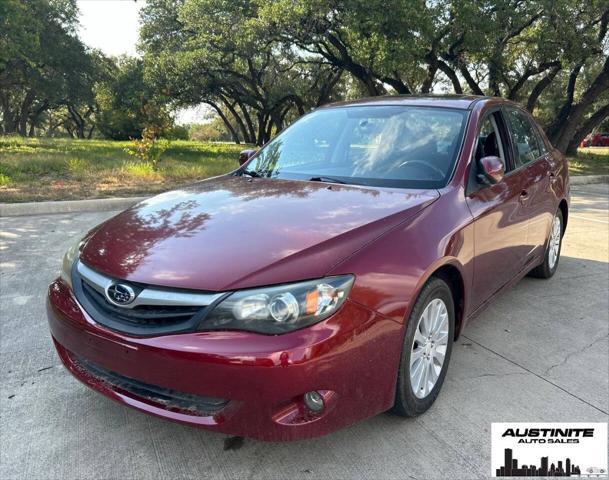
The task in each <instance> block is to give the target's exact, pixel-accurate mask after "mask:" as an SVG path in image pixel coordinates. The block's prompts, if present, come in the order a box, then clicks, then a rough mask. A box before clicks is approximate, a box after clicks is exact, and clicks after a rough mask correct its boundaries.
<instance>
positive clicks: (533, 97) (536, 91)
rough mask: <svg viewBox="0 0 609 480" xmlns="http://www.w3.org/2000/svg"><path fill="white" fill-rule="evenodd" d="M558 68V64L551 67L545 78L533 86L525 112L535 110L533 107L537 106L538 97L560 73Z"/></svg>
mask: <svg viewBox="0 0 609 480" xmlns="http://www.w3.org/2000/svg"><path fill="white" fill-rule="evenodd" d="M560 68H561V66H560V64H559V65H557V66H555V67H553V68H552V69H551V70H550V71H549V72H548V73H547V74H546V76H545V77H543V78H542V79H541V80H539V82H537V84H535V86H534V87H533V90H531V93H530V95H529V98H528V100H527V110H528V111H529V112H531V113H532V112H533V110H534V109H535V106H536V105H537V100H539V97H540V96H541V94H542V93H543V91H544V90H545V89H546V88H547V87H548V86H549V85H550V84H551V83H552V81H553V80H554V77H555V76H556V74H557V73H558V72H559V71H560Z"/></svg>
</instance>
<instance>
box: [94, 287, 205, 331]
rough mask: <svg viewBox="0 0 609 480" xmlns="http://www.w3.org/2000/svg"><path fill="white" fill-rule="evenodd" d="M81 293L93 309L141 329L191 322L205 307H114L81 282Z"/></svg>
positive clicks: (102, 296)
mask: <svg viewBox="0 0 609 480" xmlns="http://www.w3.org/2000/svg"><path fill="white" fill-rule="evenodd" d="M83 292H84V294H85V295H86V297H87V299H89V300H90V301H91V302H92V303H93V304H94V305H95V307H96V308H97V309H98V310H99V311H100V312H103V313H104V314H105V315H108V316H111V317H112V318H114V319H115V320H117V321H121V322H125V323H127V324H133V325H137V326H142V327H159V326H171V325H176V324H180V323H183V322H187V321H188V320H191V319H192V318H193V316H195V315H196V314H197V313H200V314H202V313H204V310H205V307H189V306H184V307H183V306H163V305H138V306H137V307H134V308H132V309H125V308H121V307H116V306H114V305H112V304H111V303H110V302H108V301H107V300H106V298H105V297H104V295H102V294H101V293H99V292H98V291H97V290H95V289H94V288H93V287H91V286H90V285H89V284H88V283H87V282H86V281H85V282H83Z"/></svg>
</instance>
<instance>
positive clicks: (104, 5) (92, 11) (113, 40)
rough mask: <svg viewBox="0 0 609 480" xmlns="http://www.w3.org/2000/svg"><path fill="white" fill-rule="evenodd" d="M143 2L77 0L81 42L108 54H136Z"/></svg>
mask: <svg viewBox="0 0 609 480" xmlns="http://www.w3.org/2000/svg"><path fill="white" fill-rule="evenodd" d="M144 3H145V2H144V1H143V0H138V1H137V2H135V1H133V0H78V8H79V10H80V29H79V35H80V38H81V39H82V41H83V42H84V43H85V44H86V45H88V46H89V47H92V48H97V49H99V50H101V51H102V52H104V53H105V54H106V55H122V54H127V55H136V54H137V50H136V45H137V41H138V34H139V29H140V26H139V11H140V8H142V7H143V6H144Z"/></svg>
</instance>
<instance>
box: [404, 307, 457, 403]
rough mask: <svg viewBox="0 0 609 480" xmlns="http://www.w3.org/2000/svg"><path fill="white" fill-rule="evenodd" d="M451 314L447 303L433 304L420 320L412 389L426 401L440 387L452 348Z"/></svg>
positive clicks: (413, 355) (412, 358)
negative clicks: (446, 359)
mask: <svg viewBox="0 0 609 480" xmlns="http://www.w3.org/2000/svg"><path fill="white" fill-rule="evenodd" d="M448 332H449V323H448V310H447V308H446V304H445V303H444V301H443V300H441V299H439V298H434V299H433V300H431V301H430V302H429V303H428V304H427V306H426V307H425V310H423V313H422V314H421V316H420V317H419V321H418V325H417V329H416V332H415V335H414V340H413V343H412V350H411V352H410V386H411V388H412V391H413V393H414V394H415V396H416V397H417V398H425V397H426V396H427V395H429V393H430V392H431V391H432V390H433V388H434V386H435V385H436V383H437V381H438V378H439V377H440V373H441V372H442V368H443V367H444V359H445V357H446V349H447V346H448V340H449V339H448Z"/></svg>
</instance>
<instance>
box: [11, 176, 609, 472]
mask: <svg viewBox="0 0 609 480" xmlns="http://www.w3.org/2000/svg"><path fill="white" fill-rule="evenodd" d="M608 197H609V192H608V188H607V186H606V185H603V186H587V187H579V188H577V190H575V191H574V194H573V206H572V211H571V215H570V218H569V226H568V230H567V235H566V237H565V243H564V248H563V257H562V259H561V264H560V267H559V270H558V273H557V275H556V276H555V277H554V278H553V279H552V280H549V281H543V280H535V279H529V278H526V279H524V280H523V281H521V282H520V283H519V284H518V285H517V286H516V287H515V288H513V289H512V290H510V291H509V292H507V293H505V294H503V295H502V296H501V298H499V299H498V300H497V301H496V302H495V303H494V304H493V305H492V306H491V307H490V308H489V309H487V310H486V311H485V312H484V313H483V314H481V315H480V316H479V317H478V318H477V319H475V320H474V321H473V322H472V323H470V325H469V326H468V327H467V329H466V331H465V334H464V336H462V337H461V339H460V340H459V341H458V343H457V345H456V348H455V350H454V353H453V358H452V362H451V365H450V370H449V372H448V376H447V380H446V383H445V384H444V388H443V391H442V393H441V395H440V397H439V399H438V401H437V402H436V403H435V405H434V406H433V407H432V409H431V410H430V411H429V412H428V413H426V414H425V415H423V416H422V417H419V418H417V419H409V420H404V419H400V418H396V417H393V416H391V415H389V414H382V415H378V416H377V417H374V418H370V419H368V420H366V421H364V422H361V423H359V424H357V425H354V426H352V427H350V428H347V429H345V430H342V431H340V432H337V433H335V434H332V435H329V436H326V437H322V438H319V439H316V440H310V441H303V442H297V443H285V444H270V443H262V442H257V441H254V440H247V439H246V440H245V441H244V442H243V443H240V442H233V443H232V448H229V449H225V447H226V446H227V445H229V444H231V442H228V443H226V442H225V440H226V439H227V437H226V436H225V435H222V434H218V433H210V432H206V431H202V430H196V429H194V428H188V427H183V426H180V425H177V424H173V423H169V422H166V421H163V420H160V419H157V418H153V417H149V416H146V415H144V414H141V413H138V412H135V411H133V410H130V409H128V408H126V407H123V406H121V405H118V404H116V403H113V402H112V401H110V400H107V399H105V398H103V397H101V396H100V395H98V394H96V393H93V392H92V391H90V390H88V389H87V388H86V387H84V386H83V385H81V384H80V383H79V382H78V381H76V380H75V379H73V378H72V377H71V376H70V375H69V374H68V373H67V372H66V370H64V369H63V368H62V367H61V366H60V364H59V360H58V358H57V356H56V355H55V352H54V350H53V348H52V345H51V339H50V337H49V333H48V330H47V325H46V319H45V313H44V295H45V289H46V286H47V284H48V283H49V282H50V281H51V280H52V279H53V277H54V276H55V275H56V273H57V271H58V266H59V260H60V258H61V255H62V254H63V252H64V250H65V249H66V248H67V247H68V246H69V244H70V240H69V238H71V237H75V236H77V235H80V234H82V233H83V232H85V231H86V230H87V229H89V228H90V227H92V226H93V225H95V224H97V223H99V222H101V221H102V220H104V219H105V218H107V217H109V216H110V215H112V214H113V213H111V212H106V213H86V214H65V215H49V216H33V217H16V218H3V219H0V222H1V224H0V240H2V244H1V246H0V254H1V277H0V280H1V300H0V308H1V312H0V315H1V319H0V325H1V332H0V334H1V352H0V354H1V356H0V413H1V420H0V422H1V423H0V433H1V438H0V442H1V443H0V448H1V458H0V478H2V479H13V478H24V479H32V478H35V479H43V478H68V479H76V478H79V479H80V478H104V479H113V478H121V479H123V478H154V479H165V478H167V479H176V478H197V479H201V478H212V477H219V478H261V479H267V478H303V479H312V478H320V477H325V478H352V477H357V478H374V479H378V478H475V477H476V478H478V477H486V476H488V475H489V474H490V445H489V438H490V427H491V422H493V421H495V422H499V421H527V420H530V421H607V418H608V414H607V412H608V410H609V409H608V405H607V403H608V398H609V392H608V378H609V372H608V370H609V366H608V364H609V358H608V336H607V335H608V333H607V332H608V327H609V306H608V292H609V267H608V265H609V264H608V263H607V262H608V255H609V253H608V244H609V217H608V215H609V213H608V212H609V206H608V203H607V202H608Z"/></svg>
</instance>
